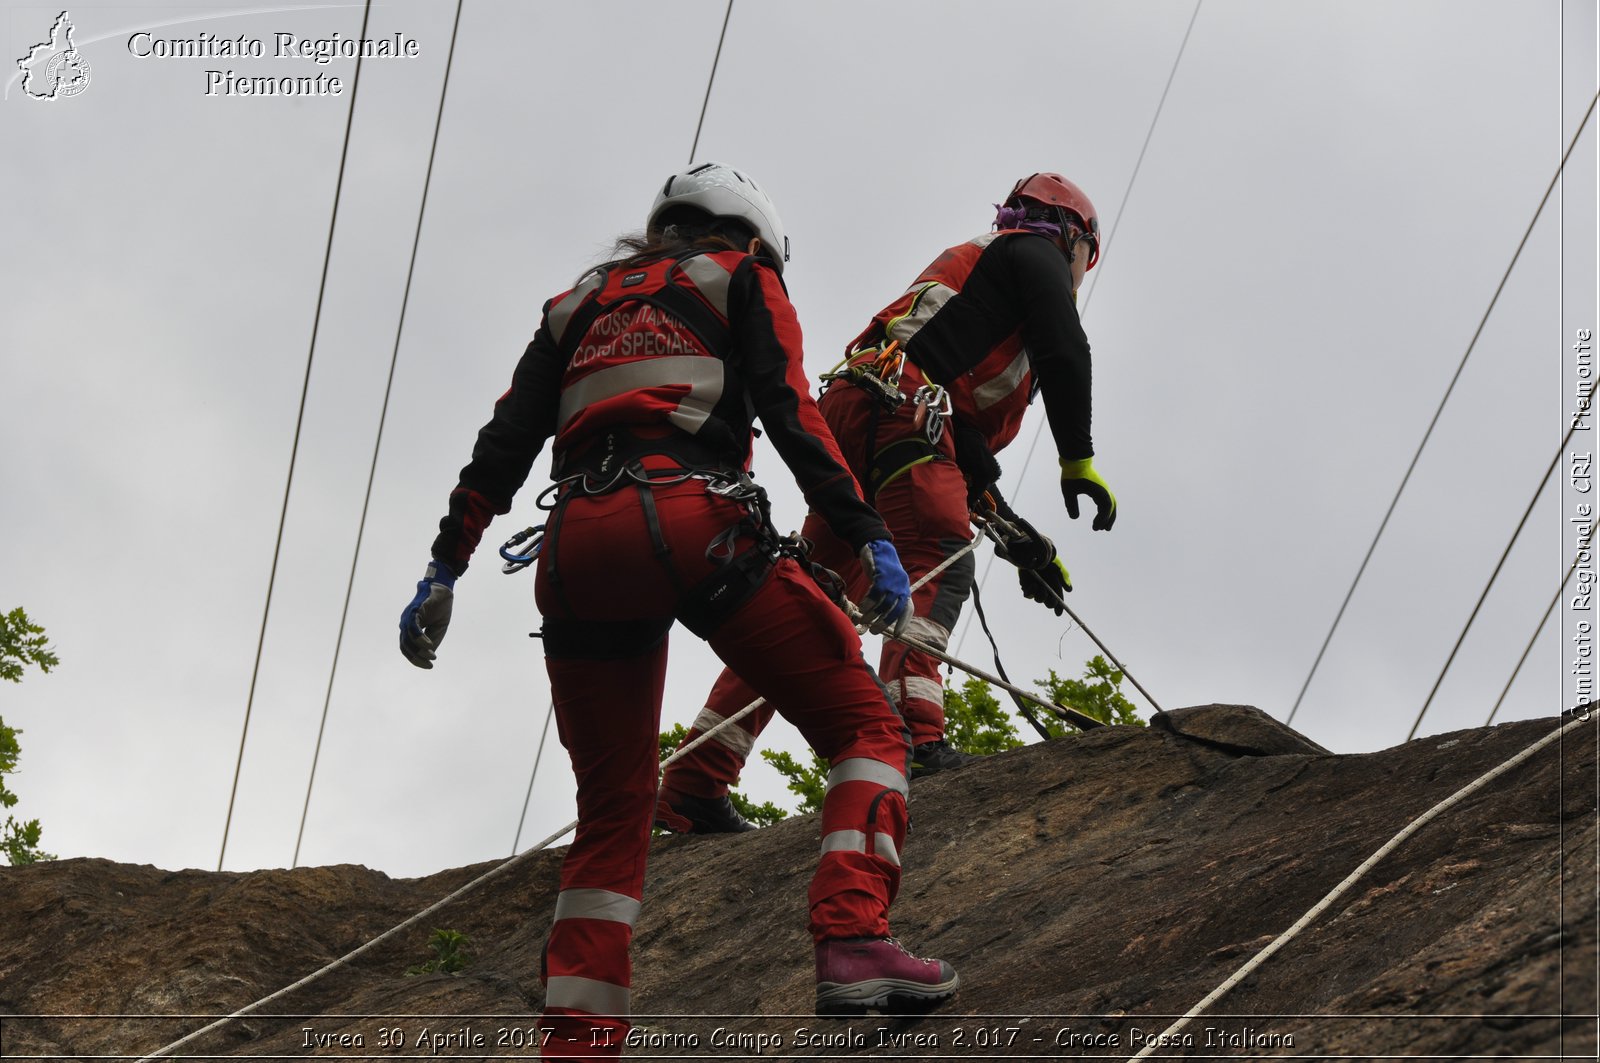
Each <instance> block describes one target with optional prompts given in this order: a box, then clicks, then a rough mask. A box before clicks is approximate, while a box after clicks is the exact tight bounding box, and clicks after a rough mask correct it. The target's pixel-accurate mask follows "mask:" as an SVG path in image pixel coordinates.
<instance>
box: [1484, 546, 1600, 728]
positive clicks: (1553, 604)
mask: <svg viewBox="0 0 1600 1063" xmlns="http://www.w3.org/2000/svg"><path fill="white" fill-rule="evenodd" d="M1597 524H1600V521H1591V522H1590V524H1589V530H1588V531H1586V532H1584V534H1583V541H1584V543H1589V542H1592V541H1593V539H1594V530H1595V526H1596V525H1597ZM1585 549H1587V547H1586V546H1580V547H1579V548H1578V552H1577V554H1575V555H1574V556H1573V558H1572V565H1571V566H1570V567H1569V568H1568V569H1567V574H1566V575H1565V576H1563V577H1561V586H1559V587H1557V588H1556V593H1555V594H1554V595H1552V596H1551V598H1550V604H1549V605H1547V606H1545V609H1544V615H1543V616H1541V617H1540V618H1539V624H1538V626H1537V627H1535V628H1534V629H1533V635H1532V636H1530V637H1529V639H1528V644H1527V645H1526V646H1524V647H1523V648H1522V656H1521V657H1519V658H1517V666H1516V667H1515V668H1513V669H1512V670H1511V678H1510V679H1507V680H1506V685H1505V688H1504V689H1503V690H1501V691H1500V696H1499V697H1498V698H1496V699H1495V703H1494V708H1493V709H1491V710H1490V711H1489V718H1488V719H1487V720H1485V721H1484V724H1483V725H1484V726H1485V727H1488V726H1489V725H1490V724H1493V723H1494V718H1495V716H1496V715H1498V714H1499V712H1500V706H1501V705H1502V704H1503V703H1504V702H1505V700H1506V695H1507V694H1509V693H1511V684H1513V683H1515V682H1516V681H1517V676H1518V675H1520V674H1521V673H1522V666H1523V665H1524V664H1526V663H1527V662H1528V654H1529V653H1532V652H1533V644H1534V643H1535V642H1537V641H1539V633H1540V632H1541V631H1543V630H1544V626H1545V624H1546V623H1548V622H1549V620H1550V614H1551V613H1553V612H1555V608H1556V603H1557V602H1559V601H1560V600H1561V592H1562V591H1564V590H1566V587H1567V581H1568V580H1570V579H1571V578H1572V574H1573V573H1574V572H1576V571H1577V570H1578V559H1579V558H1580V557H1582V556H1583V553H1584V550H1585Z"/></svg>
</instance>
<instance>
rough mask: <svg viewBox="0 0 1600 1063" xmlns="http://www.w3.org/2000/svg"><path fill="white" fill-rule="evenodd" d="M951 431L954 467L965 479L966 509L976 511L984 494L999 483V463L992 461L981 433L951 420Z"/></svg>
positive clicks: (992, 458) (991, 453) (991, 455)
mask: <svg viewBox="0 0 1600 1063" xmlns="http://www.w3.org/2000/svg"><path fill="white" fill-rule="evenodd" d="M951 429H952V431H953V432H954V433H955V441H956V466H957V467H958V468H960V470H961V474H962V475H963V476H965V477H966V478H967V508H968V509H977V508H978V502H979V500H980V499H982V498H983V495H984V492H985V491H988V490H989V489H990V488H991V487H993V486H994V485H995V484H997V483H999V482H1000V463H999V462H998V461H995V460H994V453H993V452H992V451H990V450H989V441H988V440H987V439H985V438H984V435H983V433H982V432H980V431H978V430H977V429H976V428H974V427H972V426H971V425H969V424H962V423H961V422H960V421H957V420H954V419H953V418H952V424H951Z"/></svg>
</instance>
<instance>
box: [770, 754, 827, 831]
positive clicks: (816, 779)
mask: <svg viewBox="0 0 1600 1063" xmlns="http://www.w3.org/2000/svg"><path fill="white" fill-rule="evenodd" d="M808 752H810V753H811V757H810V760H809V761H808V762H807V763H805V764H801V763H800V762H799V761H798V760H795V759H794V757H792V756H790V755H789V754H788V753H785V752H783V751H782V750H775V749H763V750H762V751H761V759H762V760H765V761H766V762H767V763H768V764H771V765H772V766H773V767H774V768H777V769H778V774H779V775H782V776H783V777H784V778H785V779H788V780H789V784H788V785H789V792H790V793H792V794H794V795H795V796H796V797H798V798H800V804H799V805H798V806H797V807H796V808H795V810H794V812H795V815H797V816H803V815H805V814H806V813H807V812H820V811H821V810H822V797H823V794H824V793H825V792H826V790H827V788H828V762H827V761H825V760H823V759H822V758H821V757H819V756H817V754H816V751H815V750H810V751H808Z"/></svg>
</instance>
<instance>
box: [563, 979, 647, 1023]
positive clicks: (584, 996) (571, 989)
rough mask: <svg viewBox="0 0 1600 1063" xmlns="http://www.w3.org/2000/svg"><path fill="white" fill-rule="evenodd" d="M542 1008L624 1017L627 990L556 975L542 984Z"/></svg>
mask: <svg viewBox="0 0 1600 1063" xmlns="http://www.w3.org/2000/svg"><path fill="white" fill-rule="evenodd" d="M544 1006H545V1007H547V1008H571V1009H572V1010H573V1011H586V1012H588V1013H589V1014H590V1015H626V1014H628V1011H629V994H628V988H627V987H626V986H620V985H612V984H611V983H610V982H601V981H599V980H597V979H594V978H579V977H577V976H575V975H559V976H557V977H554V978H551V979H550V980H549V982H548V983H547V984H546V985H545V989H544Z"/></svg>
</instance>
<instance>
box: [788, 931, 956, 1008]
mask: <svg viewBox="0 0 1600 1063" xmlns="http://www.w3.org/2000/svg"><path fill="white" fill-rule="evenodd" d="M960 981H961V980H960V979H959V978H957V977H956V972H955V969H954V968H953V967H951V966H950V965H949V964H948V963H945V962H944V961H943V960H924V959H920V958H919V957H916V956H913V955H911V953H909V952H907V951H906V949H905V946H904V945H901V944H900V942H898V941H896V940H895V939H894V938H828V939H827V940H825V941H821V942H818V943H817V1014H818V1015H820V1016H823V1017H834V1016H837V1017H849V1016H856V1015H865V1014H866V1013H867V1011H868V1010H869V1009H870V1010H875V1011H880V1012H885V1013H888V1014H911V1013H917V1014H920V1013H921V1012H924V1011H930V1010H932V1009H933V1008H934V1007H936V1006H938V1005H939V1004H940V1003H942V1002H943V1001H946V1000H949V999H950V998H951V997H952V996H954V995H955V992H956V986H957V985H959V984H960Z"/></svg>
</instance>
